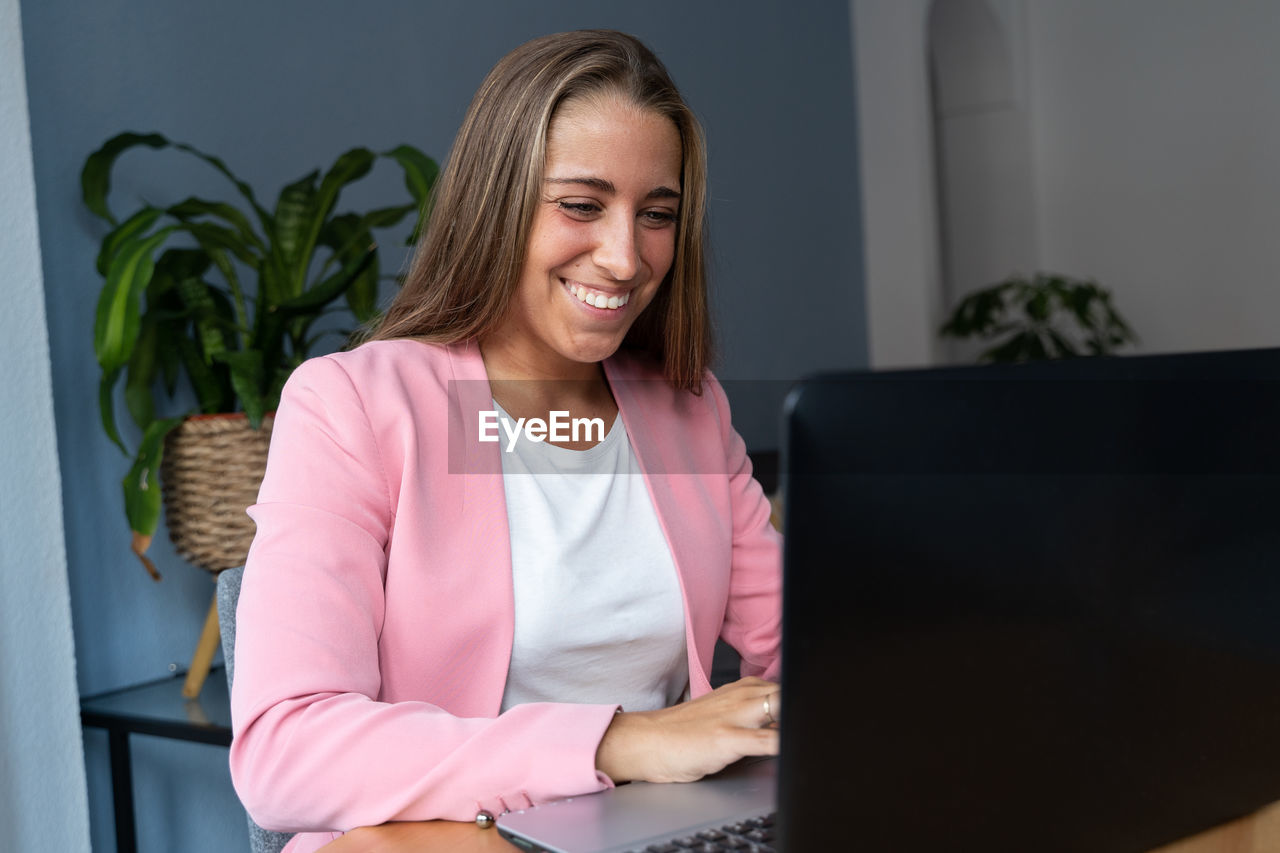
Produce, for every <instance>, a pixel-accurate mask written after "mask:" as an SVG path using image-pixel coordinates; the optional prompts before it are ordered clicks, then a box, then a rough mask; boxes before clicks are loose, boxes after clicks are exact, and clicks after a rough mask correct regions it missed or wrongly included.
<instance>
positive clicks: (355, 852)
mask: <svg viewBox="0 0 1280 853" xmlns="http://www.w3.org/2000/svg"><path fill="white" fill-rule="evenodd" d="M1030 846H1031V847H1032V848H1033V847H1034V845H1030ZM518 849H519V848H517V847H515V846H514V845H512V844H508V843H507V842H505V841H503V840H502V837H501V836H499V835H498V833H497V832H496V831H495V830H492V829H479V828H477V827H476V826H475V825H474V824H470V823H451V822H449V821H442V820H439V821H426V822H423V823H388V824H384V825H382V826H372V827H364V828H362V829H357V830H355V831H354V832H350V833H347V834H346V835H344V836H343V837H342V838H339V839H338V840H337V841H334V842H332V843H330V844H328V845H326V846H325V848H324V853H421V851H425V850H431V851H440V853H511V851H513V850H518ZM1277 851H1280V803H1276V804H1274V805H1271V806H1268V807H1267V808H1265V809H1263V810H1262V811H1260V812H1257V813H1255V814H1252V815H1250V816H1248V817H1244V818H1241V819H1240V820H1237V821H1233V822H1231V823H1228V824H1226V825H1224V826H1220V827H1218V828H1217V829H1212V830H1209V831H1208V832H1204V833H1201V834H1200V835H1196V836H1194V837H1192V838H1187V839H1185V840H1183V841H1179V842H1176V843H1174V844H1170V845H1168V846H1166V847H1161V848H1160V849H1159V850H1156V851H1152V853H1277Z"/></svg>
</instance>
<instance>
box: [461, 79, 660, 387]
mask: <svg viewBox="0 0 1280 853" xmlns="http://www.w3.org/2000/svg"><path fill="white" fill-rule="evenodd" d="M681 156H682V155H681V145H680V133H679V131H678V130H677V129H676V126H675V124H674V123H673V122H672V121H671V120H670V119H668V118H665V117H663V116H661V115H658V114H657V113H654V112H647V111H644V110H642V109H641V108H639V107H636V106H634V105H632V104H630V103H628V102H626V101H624V100H620V99H616V98H605V99H601V100H598V101H597V100H585V99H583V100H577V101H570V102H568V103H566V104H564V105H562V106H561V108H560V109H559V110H558V111H557V113H556V115H555V117H554V118H553V119H552V121H551V125H550V127H549V128H548V133H547V160H546V167H545V169H544V179H543V185H542V195H541V198H540V199H539V202H538V206H537V210H536V212H535V213H534V217H533V226H532V228H531V230H530V232H529V244H528V246H527V247H526V251H525V261H524V268H523V270H522V271H521V274H520V281H519V283H518V284H517V287H516V292H515V294H514V298H513V301H512V304H511V308H510V310H509V312H508V314H507V317H506V318H505V320H504V321H503V323H502V325H501V326H500V327H499V328H498V329H497V330H496V331H495V332H494V334H493V335H492V336H490V340H488V341H486V342H485V343H486V344H487V345H489V349H493V348H494V345H496V346H497V347H499V348H501V350H502V352H503V354H504V360H506V359H509V358H511V357H514V359H515V361H514V362H512V361H509V360H507V361H506V363H507V365H508V366H516V367H518V368H519V370H520V372H522V373H525V374H526V375H529V376H541V377H578V376H584V375H591V372H592V371H594V370H595V368H593V367H592V365H593V364H594V363H595V362H599V361H601V360H603V359H605V358H608V357H609V356H610V355H612V354H613V353H614V352H615V351H616V350H617V349H618V347H619V346H620V345H621V343H622V339H623V337H625V336H626V334H627V330H628V329H629V328H631V324H632V323H633V322H635V319H636V317H638V316H639V315H640V312H641V311H643V310H644V309H645V307H646V306H647V305H648V304H649V303H650V302H651V301H652V300H653V297H654V294H655V293H657V290H658V288H659V287H660V286H661V284H662V280H663V279H664V278H665V277H666V275H667V271H668V270H669V269H670V268H671V262H672V259H673V258H674V256H675V246H676V214H677V212H678V211H679V207H680V170H681Z"/></svg>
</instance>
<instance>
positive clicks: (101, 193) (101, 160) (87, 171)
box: [80, 132, 169, 225]
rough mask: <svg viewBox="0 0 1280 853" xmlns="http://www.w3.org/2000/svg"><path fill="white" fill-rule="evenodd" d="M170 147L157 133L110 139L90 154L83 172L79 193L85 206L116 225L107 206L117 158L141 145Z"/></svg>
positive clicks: (130, 133) (123, 135) (134, 134)
mask: <svg viewBox="0 0 1280 853" xmlns="http://www.w3.org/2000/svg"><path fill="white" fill-rule="evenodd" d="M168 144H169V140H167V139H165V138H164V137H163V136H161V135H160V134H158V133H146V134H142V133H132V132H126V133H121V134H118V135H116V136H113V137H111V138H110V139H108V140H107V141H106V142H105V143H103V145H102V147H101V148H99V149H98V150H97V151H94V152H93V153H92V154H90V155H89V158H88V159H87V160H85V163H84V168H83V169H81V170H80V193H81V196H82V197H83V198H84V204H85V207H87V208H89V210H90V211H91V212H92V213H94V214H96V215H97V216H99V217H101V218H103V219H105V220H107V221H108V222H110V223H111V224H112V225H115V224H116V218H115V217H114V216H112V215H111V210H110V208H108V207H107V194H108V193H110V192H111V169H112V167H113V166H114V165H115V162H116V158H118V157H119V156H120V155H121V154H123V153H124V152H126V151H128V150H129V149H130V148H133V147H135V146H138V145H146V146H148V147H150V148H163V147H164V146H166V145H168Z"/></svg>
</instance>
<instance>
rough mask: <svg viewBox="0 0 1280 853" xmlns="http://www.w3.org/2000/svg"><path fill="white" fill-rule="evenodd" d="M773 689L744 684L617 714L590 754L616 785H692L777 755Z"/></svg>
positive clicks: (759, 682) (777, 708)
mask: <svg viewBox="0 0 1280 853" xmlns="http://www.w3.org/2000/svg"><path fill="white" fill-rule="evenodd" d="M781 711H782V699H781V696H780V694H779V692H778V685H776V684H774V683H773V682H771V681H764V680H763V679H760V678H744V679H742V680H741V681H735V682H733V683H732V684H726V685H725V686H723V687H721V688H720V689H718V690H715V691H712V692H711V693H708V694H706V695H705V696H700V697H699V698H697V699H694V700H692V701H690V702H684V703H681V704H679V705H676V706H674V707H671V708H663V709H662V710H660V711H636V712H631V713H621V714H618V715H617V716H615V717H614V718H613V722H612V723H611V724H610V726H609V728H608V729H607V730H605V733H604V738H602V739H601V741H600V746H599V747H598V748H597V750H596V769H598V770H600V771H601V772H602V773H604V774H605V775H607V776H608V777H609V778H610V779H612V780H613V781H614V782H615V783H618V782H632V781H644V782H693V781H695V780H697V779H701V778H702V777H703V776H706V775H707V774H708V773H715V772H716V771H718V770H721V769H723V768H724V767H726V766H728V765H729V764H732V763H733V762H735V761H737V760H738V759H739V758H743V757H745V756H748V755H777V754H778V728H777V722H778V721H779V720H780V719H782V713H781Z"/></svg>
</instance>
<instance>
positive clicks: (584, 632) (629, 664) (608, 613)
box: [495, 403, 689, 711]
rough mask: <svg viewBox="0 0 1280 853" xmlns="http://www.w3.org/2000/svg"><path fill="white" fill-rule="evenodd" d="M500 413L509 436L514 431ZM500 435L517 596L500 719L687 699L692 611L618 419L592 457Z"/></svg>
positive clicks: (592, 450) (650, 707) (639, 706)
mask: <svg viewBox="0 0 1280 853" xmlns="http://www.w3.org/2000/svg"><path fill="white" fill-rule="evenodd" d="M495 407H496V408H497V411H498V417H499V419H500V420H502V421H506V422H507V424H506V425H504V427H503V429H504V430H505V429H506V428H508V427H511V426H513V425H514V423H515V419H514V418H512V417H511V416H510V415H508V414H507V412H506V411H504V410H503V409H502V408H501V407H498V406H497V404H496V403H495ZM502 435H503V441H502V443H501V448H502V450H501V453H502V475H503V485H504V488H505V490H506V498H507V520H508V524H509V526H510V528H511V564H512V572H513V575H514V586H515V639H514V642H513V644H512V649H511V667H510V669H509V671H508V673H507V684H506V689H505V691H504V693H503V697H502V710H504V711H505V710H507V709H508V708H510V707H512V706H514V705H519V704H523V703H526V702H580V703H601V704H605V703H612V702H617V703H619V704H621V705H622V707H623V708H625V709H626V710H628V711H644V710H653V709H656V708H663V707H666V706H668V705H671V704H674V703H675V702H677V701H679V700H680V698H681V697H682V696H683V695H684V693H685V688H686V686H687V684H688V681H689V664H688V658H687V652H686V648H687V647H686V640H685V624H684V602H683V599H682V597H681V595H680V585H679V580H678V579H677V577H676V569H675V563H674V561H673V560H672V558H671V550H670V548H668V546H667V541H666V538H665V537H664V536H663V534H662V529H661V527H660V526H659V524H658V517H657V514H656V513H655V512H654V509H653V502H652V501H651V499H650V497H649V492H648V489H647V488H646V486H645V479H644V476H643V475H642V474H641V472H640V466H639V464H638V463H637V461H636V458H635V454H634V453H633V452H632V450H631V442H630V441H629V440H628V438H627V432H626V428H625V427H624V426H623V424H622V418H621V416H619V417H618V418H616V419H615V420H614V423H613V425H612V427H610V429H609V432H608V434H607V435H606V436H605V437H604V440H603V441H601V442H600V443H599V444H597V445H596V446H595V447H592V448H590V449H588V450H568V449H566V448H563V447H556V446H555V445H552V444H547V443H546V442H535V441H531V440H529V439H528V438H527V437H526V436H525V435H524V434H521V436H520V438H519V439H518V440H517V441H516V442H515V446H514V448H513V449H512V450H511V451H509V452H508V451H507V439H506V436H507V433H506V432H505V431H504V432H502Z"/></svg>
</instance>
